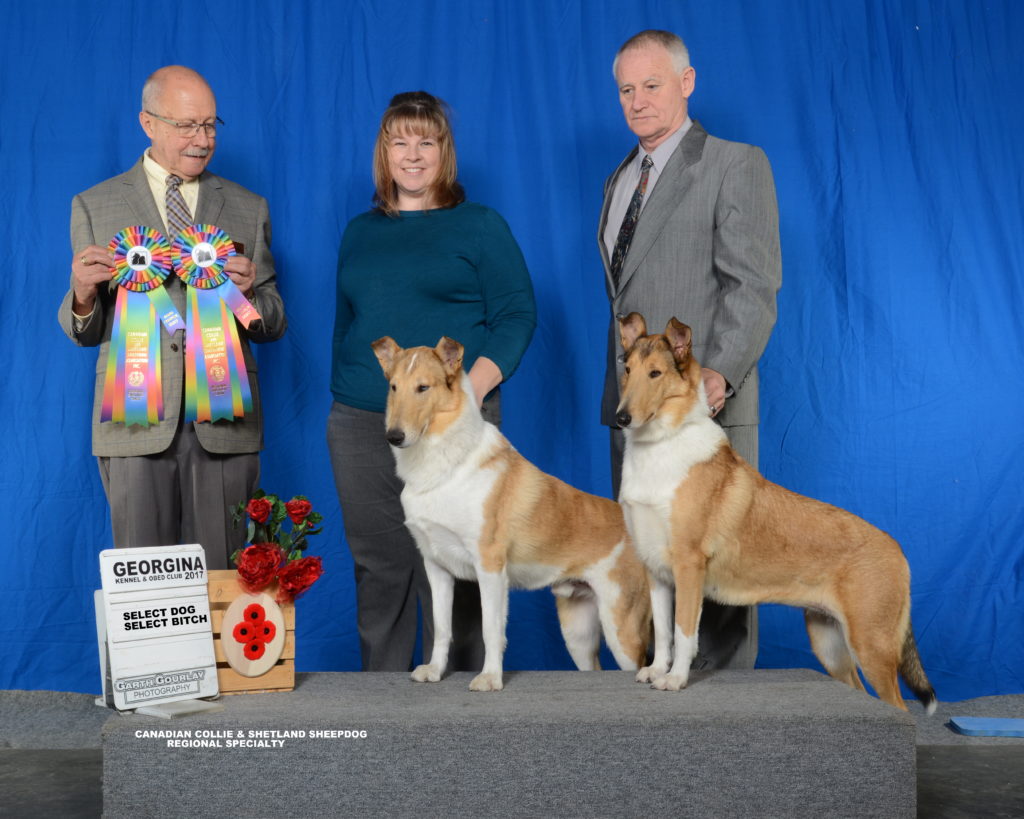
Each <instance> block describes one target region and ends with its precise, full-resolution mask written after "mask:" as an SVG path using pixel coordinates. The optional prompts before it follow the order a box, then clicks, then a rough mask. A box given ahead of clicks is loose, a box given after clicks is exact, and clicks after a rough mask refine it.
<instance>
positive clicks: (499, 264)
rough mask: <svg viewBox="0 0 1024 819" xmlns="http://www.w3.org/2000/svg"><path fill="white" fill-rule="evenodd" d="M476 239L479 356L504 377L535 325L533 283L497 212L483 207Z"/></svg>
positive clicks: (510, 235) (513, 364) (524, 346)
mask: <svg viewBox="0 0 1024 819" xmlns="http://www.w3.org/2000/svg"><path fill="white" fill-rule="evenodd" d="M477 241H478V246H477V247H478V262H477V275H478V276H479V277H480V292H481V293H482V294H483V299H484V313H485V317H486V323H487V341H486V342H485V344H484V347H483V349H482V350H481V351H480V355H481V356H486V357H487V358H489V359H490V360H491V361H493V362H494V363H495V364H497V365H498V369H500V370H501V375H502V378H503V379H507V378H508V377H509V376H510V375H512V373H514V372H515V370H516V368H517V367H518V366H519V360H520V359H521V358H522V356H523V353H524V352H526V348H527V346H528V345H529V343H530V339H531V338H532V337H533V330H534V328H535V327H536V326H537V307H536V305H535V303H534V299H533V283H532V282H531V281H530V273H529V271H528V270H527V269H526V260H525V259H524V258H523V253H522V251H521V250H520V249H519V245H518V244H517V243H516V240H515V238H514V237H513V236H512V231H511V230H509V227H508V224H507V223H506V222H505V220H504V219H502V217H501V216H500V215H499V214H498V213H497V212H495V211H493V210H490V209H489V208H487V209H485V210H484V212H483V216H482V223H481V228H480V231H479V233H478V234H477ZM470 363H472V362H470Z"/></svg>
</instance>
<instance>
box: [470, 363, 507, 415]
mask: <svg viewBox="0 0 1024 819" xmlns="http://www.w3.org/2000/svg"><path fill="white" fill-rule="evenodd" d="M503 380H504V379H503V378H502V375H501V370H499V369H498V365H497V364H495V363H494V362H493V361H491V359H489V358H487V356H480V358H478V359H477V360H476V361H474V362H473V366H472V367H470V368H469V383H470V384H472V385H473V394H474V395H475V396H476V405H477V408H478V409H479V408H480V407H481V406H483V403H484V397H485V396H486V395H487V393H489V392H490V391H491V390H493V389H494V388H495V387H497V386H498V385H499V384H500V383H501V382H502V381H503Z"/></svg>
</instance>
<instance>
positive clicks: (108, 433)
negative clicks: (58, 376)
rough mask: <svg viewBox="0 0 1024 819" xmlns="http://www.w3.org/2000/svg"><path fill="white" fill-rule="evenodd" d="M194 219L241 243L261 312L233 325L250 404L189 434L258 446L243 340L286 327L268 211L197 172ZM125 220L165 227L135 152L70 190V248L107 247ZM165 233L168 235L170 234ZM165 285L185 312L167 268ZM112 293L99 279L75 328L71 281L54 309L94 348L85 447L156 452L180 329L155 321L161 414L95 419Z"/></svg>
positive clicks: (167, 438)
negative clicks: (249, 325) (141, 419)
mask: <svg viewBox="0 0 1024 819" xmlns="http://www.w3.org/2000/svg"><path fill="white" fill-rule="evenodd" d="M195 221H196V223H208V224H213V225H216V226H217V227H220V228H223V229H224V230H225V231H226V232H227V234H228V235H229V236H230V237H231V238H232V240H234V241H235V242H241V243H242V244H243V245H244V246H245V248H244V249H245V255H246V256H248V257H249V258H250V259H252V260H253V262H254V263H255V265H256V283H255V286H254V295H253V297H252V298H251V299H250V301H251V302H252V303H253V305H254V306H255V307H256V309H257V310H258V311H259V313H260V315H261V316H262V317H263V322H262V324H257V325H256V327H255V329H252V330H245V329H242V328H241V327H239V337H240V338H241V342H242V351H243V353H244V355H245V363H246V369H247V370H248V375H249V385H250V387H251V388H252V396H253V412H252V413H248V414H246V416H245V418H243V419H238V420H235V421H217V422H215V423H197V424H195V429H196V435H197V436H198V438H199V442H200V443H201V444H202V446H203V448H204V449H205V450H206V451H207V452H218V453H229V454H238V453H243V452H258V451H259V450H260V449H261V448H262V447H263V412H262V408H261V406H260V392H259V384H258V382H257V377H256V370H257V367H256V360H255V358H254V357H253V355H252V351H251V350H250V349H249V342H250V340H251V341H256V342H262V341H274V340H276V339H278V338H280V337H281V336H282V335H283V334H284V331H285V328H286V327H287V320H286V318H285V314H284V305H283V303H282V302H281V296H280V295H279V294H278V292H277V285H276V284H275V279H276V274H275V272H274V258H273V256H271V254H270V215H269V212H268V209H267V202H266V200H265V199H263V198H262V197H260V196H257V195H256V194H254V193H252V192H251V191H248V190H246V189H245V188H243V187H241V186H240V185H236V184H235V183H234V182H229V181H228V180H226V179H221V178H220V177H218V176H214V175H213V174H210V173H203V175H202V176H201V177H200V178H199V201H198V204H197V206H196V213H195ZM130 225H146V226H147V227H154V228H156V229H157V230H160V231H161V232H163V233H164V235H167V231H166V228H165V226H164V225H163V223H162V222H161V219H160V215H159V211H158V210H157V207H156V203H155V202H154V201H153V195H152V193H151V192H150V189H149V183H148V182H147V180H146V172H145V170H144V169H143V166H142V160H141V159H140V160H139V161H138V163H136V164H135V166H134V167H133V168H132V169H131V170H129V171H127V172H126V173H123V174H121V175H119V176H115V177H114V178H113V179H108V180H107V181H106V182H101V183H100V184H99V185H96V186H95V187H93V188H90V189H89V190H87V191H85V192H84V193H80V194H78V196H76V197H75V198H74V200H73V201H72V203H71V247H72V250H73V251H74V252H75V253H78V252H79V251H81V250H82V248H84V247H86V246H87V245H99V246H100V247H106V245H107V243H108V242H109V241H110V240H111V238H112V237H113V236H114V235H115V234H116V233H117V232H118V231H120V230H122V229H123V228H126V227H129V226H130ZM168 238H169V239H171V240H173V238H174V237H170V236H169V237H168ZM165 287H166V288H167V290H168V293H169V294H170V297H171V300H172V301H173V302H174V305H175V307H177V308H178V312H179V313H181V315H182V316H184V315H185V287H184V285H183V284H182V283H181V280H180V279H179V278H178V277H177V276H175V275H173V274H172V275H171V276H169V277H168V278H167V282H166V284H165ZM115 298H116V292H115V291H114V290H111V289H109V288H105V287H101V288H100V291H99V293H98V294H97V298H96V306H95V309H94V310H93V313H92V315H91V316H90V318H89V319H88V321H86V323H85V325H84V326H83V327H82V329H81V331H76V330H75V326H74V321H73V316H72V313H71V303H72V300H73V299H74V291H73V289H69V290H68V292H67V294H66V295H65V296H64V301H63V302H62V304H61V306H60V310H59V311H58V315H57V319H58V321H59V322H60V326H61V328H62V329H63V330H64V332H65V333H66V334H67V336H68V338H70V339H71V340H72V341H73V342H75V344H78V345H79V346H81V347H95V346H96V345H99V348H100V349H99V355H98V357H97V359H96V385H95V395H94V399H93V416H92V422H93V423H92V452H93V454H94V455H101V456H130V455H149V454H153V453H156V452H163V451H164V450H165V449H167V447H169V446H170V444H171V441H172V440H173V439H174V435H175V432H176V431H177V429H178V419H179V417H180V415H181V410H182V401H183V396H182V392H183V389H184V384H185V375H184V372H185V345H184V341H185V338H184V332H182V331H179V332H177V333H175V334H174V335H173V336H171V335H169V334H168V333H167V330H166V329H164V328H163V326H162V325H161V328H160V357H161V359H160V360H161V364H162V368H163V378H162V385H163V396H164V420H163V421H161V422H160V423H158V424H155V425H153V426H149V427H139V426H131V427H127V426H125V425H124V424H121V423H111V422H106V423H100V403H101V401H102V398H103V376H104V373H105V372H106V364H107V348H108V346H109V345H110V331H111V327H112V326H113V318H114V316H113V312H114V311H113V306H114V300H115Z"/></svg>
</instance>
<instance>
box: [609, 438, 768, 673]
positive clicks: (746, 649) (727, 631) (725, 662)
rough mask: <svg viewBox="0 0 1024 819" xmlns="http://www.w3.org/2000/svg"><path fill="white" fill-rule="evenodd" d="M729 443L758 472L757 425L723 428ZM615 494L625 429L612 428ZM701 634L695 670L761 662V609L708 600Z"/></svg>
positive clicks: (617, 486) (613, 484) (750, 665)
mask: <svg viewBox="0 0 1024 819" xmlns="http://www.w3.org/2000/svg"><path fill="white" fill-rule="evenodd" d="M723 429H724V430H725V432H726V434H727V435H728V436H729V443H730V444H732V446H733V448H734V449H735V450H736V451H737V452H738V453H739V455H740V457H741V458H743V459H744V460H746V461H747V462H748V463H749V464H750V465H751V466H752V467H754V469H757V426H756V425H750V426H739V427H723ZM609 432H610V433H611V454H612V493H613V496H614V497H615V498H618V497H619V486H620V484H621V481H622V458H623V455H624V453H625V443H626V442H625V437H624V436H623V434H622V430H621V429H610V430H609ZM698 632H699V633H698V635H697V657H696V659H695V660H694V661H693V667H694V668H695V669H704V668H753V667H754V663H755V662H757V607H756V606H725V605H722V604H721V603H716V602H715V601H714V600H708V599H707V598H704V605H703V608H702V609H701V614H700V627H699V629H698Z"/></svg>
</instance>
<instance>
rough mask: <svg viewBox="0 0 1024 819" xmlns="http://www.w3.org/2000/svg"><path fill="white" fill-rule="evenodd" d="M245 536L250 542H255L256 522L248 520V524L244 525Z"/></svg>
mask: <svg viewBox="0 0 1024 819" xmlns="http://www.w3.org/2000/svg"><path fill="white" fill-rule="evenodd" d="M245 537H246V539H247V540H248V541H249V542H250V543H256V542H257V541H256V540H255V538H256V522H255V521H252V520H250V521H249V525H248V526H247V527H245Z"/></svg>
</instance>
